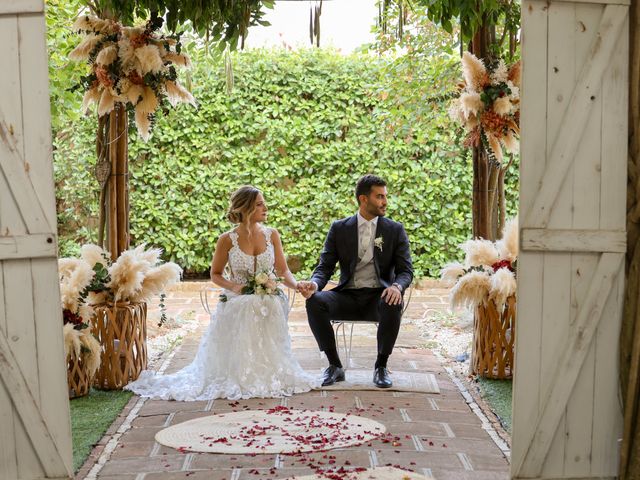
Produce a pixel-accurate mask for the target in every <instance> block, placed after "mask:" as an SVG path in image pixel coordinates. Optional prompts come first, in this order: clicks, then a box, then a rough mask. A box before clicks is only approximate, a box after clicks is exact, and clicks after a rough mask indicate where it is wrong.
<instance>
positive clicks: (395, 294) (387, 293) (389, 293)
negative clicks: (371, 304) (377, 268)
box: [382, 285, 402, 305]
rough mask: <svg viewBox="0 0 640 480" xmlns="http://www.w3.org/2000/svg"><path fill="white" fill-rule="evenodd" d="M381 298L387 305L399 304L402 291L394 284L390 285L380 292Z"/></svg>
mask: <svg viewBox="0 0 640 480" xmlns="http://www.w3.org/2000/svg"><path fill="white" fill-rule="evenodd" d="M382 299H383V300H384V301H385V302H387V303H388V304H389V305H400V304H401V303H402V292H400V289H399V288H398V287H396V286H395V285H391V286H390V287H387V288H385V289H384V291H383V292H382Z"/></svg>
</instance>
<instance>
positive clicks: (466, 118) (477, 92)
mask: <svg viewBox="0 0 640 480" xmlns="http://www.w3.org/2000/svg"><path fill="white" fill-rule="evenodd" d="M462 76H463V78H464V82H463V84H462V85H463V86H462V89H461V91H460V96H459V97H458V98H456V99H455V100H454V101H453V103H452V104H451V106H450V107H449V115H450V116H451V118H452V119H453V120H454V121H455V122H458V123H460V124H462V126H463V127H464V128H465V130H466V131H467V138H466V139H465V145H467V146H470V147H471V146H473V147H479V146H481V145H482V146H483V147H484V148H485V149H486V150H487V152H489V156H490V158H492V159H493V160H494V161H496V162H498V163H502V160H503V153H502V150H503V148H504V149H505V150H507V151H508V152H511V153H514V152H517V151H518V148H519V145H518V140H517V138H518V136H519V135H520V62H516V63H514V64H513V65H511V66H507V65H506V64H505V62H504V60H499V61H498V62H496V63H495V64H493V65H489V66H487V65H485V64H484V63H483V62H482V60H480V59H478V58H477V57H476V56H475V55H473V54H471V53H469V52H464V54H463V55H462Z"/></svg>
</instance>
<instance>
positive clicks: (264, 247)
mask: <svg viewBox="0 0 640 480" xmlns="http://www.w3.org/2000/svg"><path fill="white" fill-rule="evenodd" d="M230 203H231V205H230V207H229V212H228V215H227V216H228V219H229V220H230V221H231V222H232V223H234V224H237V227H236V228H234V229H233V230H231V231H229V232H227V233H224V234H222V235H221V236H220V238H219V239H218V243H217V245H216V249H215V252H214V255H213V260H212V262H211V280H212V281H213V282H214V283H215V284H216V285H218V286H220V287H222V288H223V289H224V296H223V298H225V297H226V301H220V302H219V303H218V305H217V307H216V310H215V312H214V313H213V314H212V315H211V322H210V324H209V327H208V329H207V331H206V333H205V334H204V336H203V337H202V340H201V341H200V346H199V348H198V352H197V354H196V357H195V359H194V360H193V362H192V363H191V364H190V365H188V366H186V367H185V368H183V369H182V370H180V371H178V372H176V373H173V374H169V375H157V374H155V373H154V372H151V371H148V370H147V371H144V372H142V374H141V375H140V378H138V380H136V381H135V382H132V383H130V384H129V385H127V386H126V387H125V388H126V389H128V390H131V391H132V392H134V393H136V394H138V395H141V396H144V397H153V398H161V399H164V400H169V399H172V400H183V401H193V400H210V399H214V398H228V399H232V400H237V399H240V398H253V397H260V398H269V397H281V396H288V395H292V394H294V393H302V392H307V391H309V390H311V389H313V388H315V387H317V386H319V379H317V378H316V377H314V376H313V375H310V374H309V373H307V372H305V371H304V370H303V369H302V367H300V364H299V363H298V361H297V360H296V359H295V358H294V357H293V354H292V352H291V338H290V337H289V332H288V328H287V316H288V313H289V312H288V305H287V301H286V299H285V298H284V297H283V296H282V295H277V294H267V293H265V294H260V295H258V294H243V293H242V290H243V288H244V287H246V286H247V284H248V282H249V281H250V280H251V279H252V278H255V276H256V275H258V274H260V273H266V274H267V275H268V274H273V273H275V274H276V275H277V276H278V277H281V278H282V279H283V283H284V284H285V285H286V286H287V287H289V288H292V289H294V290H295V289H297V287H298V284H297V282H296V279H295V278H294V276H293V275H292V274H291V272H290V271H289V268H288V267H287V262H286V260H285V256H284V252H283V250H282V243H281V242H280V235H279V234H278V231H277V230H276V229H274V228H268V227H265V226H263V225H262V222H264V221H265V220H266V219H267V205H266V204H265V201H264V198H263V196H262V193H261V192H260V190H258V189H257V188H255V187H252V186H244V187H241V188H239V189H238V190H236V191H235V192H234V193H233V194H232V196H231V202H230ZM227 265H228V266H229V271H230V274H229V275H228V278H225V276H223V271H224V269H225V266H227ZM272 277H273V275H272ZM267 286H268V287H269V286H270V287H271V288H273V287H274V286H275V285H267Z"/></svg>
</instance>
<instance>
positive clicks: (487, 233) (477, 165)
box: [470, 25, 497, 240]
mask: <svg viewBox="0 0 640 480" xmlns="http://www.w3.org/2000/svg"><path fill="white" fill-rule="evenodd" d="M493 32H494V29H493V28H492V26H491V25H484V26H483V27H481V28H480V29H479V30H478V31H477V32H476V34H475V36H474V37H473V40H472V41H471V45H470V50H471V53H473V54H474V55H475V56H476V57H478V58H479V59H481V60H484V61H486V60H488V59H489V54H490V52H489V45H490V43H491V38H492V35H493ZM491 169H492V166H491V165H490V162H489V158H488V156H487V152H486V150H485V149H484V147H483V146H482V145H481V146H479V147H474V148H473V197H472V217H473V237H474V238H484V239H487V240H495V227H494V223H495V222H494V221H493V218H494V212H495V211H497V210H496V209H495V208H494V206H493V205H492V202H491V198H490V194H491V192H490V189H491V188H492V187H491V183H492V182H491V176H492V172H491Z"/></svg>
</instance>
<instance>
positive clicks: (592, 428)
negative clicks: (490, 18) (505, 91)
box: [512, 0, 629, 479]
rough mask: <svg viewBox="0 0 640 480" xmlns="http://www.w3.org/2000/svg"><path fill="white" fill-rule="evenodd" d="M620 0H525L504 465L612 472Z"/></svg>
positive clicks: (535, 470)
mask: <svg viewBox="0 0 640 480" xmlns="http://www.w3.org/2000/svg"><path fill="white" fill-rule="evenodd" d="M628 3H629V2H628V1H626V2H625V1H617V2H616V1H609V2H606V1H597V0H595V1H594V0H588V1H583V2H575V1H531V0H524V1H523V2H522V17H523V18H522V21H523V34H522V37H523V41H522V46H523V49H522V56H523V80H522V90H523V91H522V99H523V104H522V119H521V121H522V144H521V145H522V161H521V164H522V166H521V172H520V173H521V179H520V181H521V194H520V244H521V250H522V251H521V255H520V258H519V260H518V327H517V328H518V330H517V335H516V339H517V344H516V365H515V375H516V377H515V383H514V409H513V450H512V477H513V478H544V479H551V478H554V479H555V478H575V479H578V478H614V476H616V474H617V471H618V448H619V445H618V440H619V439H620V438H621V436H622V414H621V404H620V400H619V396H618V363H617V362H618V333H619V329H620V324H621V318H622V305H623V298H622V297H623V284H624V283H623V282H624V262H623V260H624V255H625V241H626V235H625V231H624V230H625V201H626V171H627V148H626V145H627V66H628V33H627V32H628Z"/></svg>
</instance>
